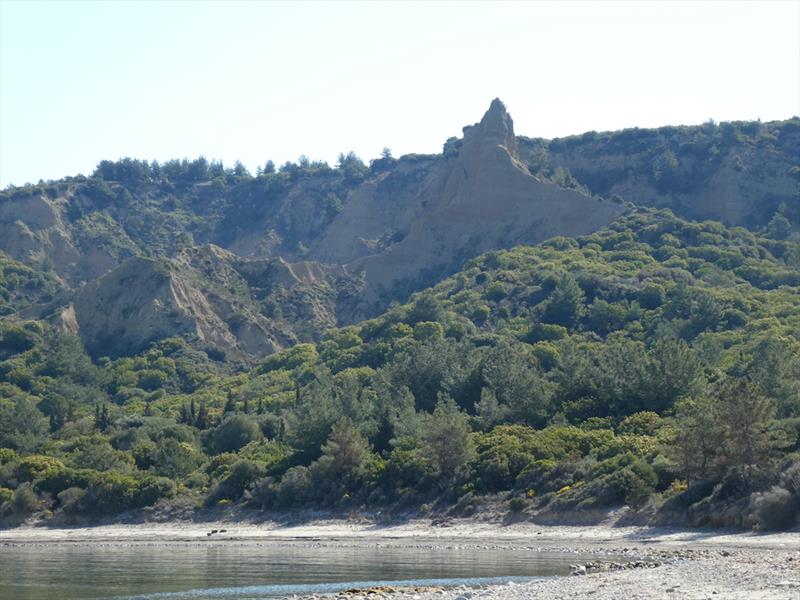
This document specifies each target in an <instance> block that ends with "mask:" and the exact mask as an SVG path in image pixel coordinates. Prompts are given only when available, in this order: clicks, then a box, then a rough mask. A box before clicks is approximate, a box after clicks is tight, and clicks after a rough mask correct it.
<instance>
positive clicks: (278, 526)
mask: <svg viewBox="0 0 800 600" xmlns="http://www.w3.org/2000/svg"><path fill="white" fill-rule="evenodd" d="M214 530H216V533H214V534H213V535H211V536H209V535H208V534H209V533H210V532H211V531H214ZM403 540H406V541H413V542H415V543H420V542H430V543H435V542H448V541H452V542H456V541H458V542H464V543H475V544H478V545H481V544H485V543H486V542H491V543H492V544H508V545H511V546H517V545H520V544H528V545H530V544H531V543H534V542H535V544H537V545H538V544H543V543H546V544H547V545H550V544H553V543H565V544H567V545H570V546H573V545H587V546H598V545H600V546H609V547H622V546H626V545H627V546H630V545H637V546H639V545H643V546H646V547H652V548H673V547H674V548H683V547H686V546H688V545H691V546H693V547H695V546H700V547H722V548H724V547H735V548H762V549H765V550H766V549H797V550H798V551H800V531H798V530H793V531H787V532H776V533H772V532H770V533H759V532H749V531H740V530H727V529H688V528H677V527H649V526H617V525H615V524H613V523H602V524H596V525H586V526H580V525H550V524H547V525H543V524H536V523H533V522H530V521H524V522H519V523H514V524H498V523H491V522H482V521H476V520H471V519H453V520H451V521H449V522H447V523H446V524H442V523H436V524H434V523H431V522H430V521H429V520H426V519H416V520H409V521H405V522H401V523H393V524H378V523H372V522H369V521H352V520H343V519H319V520H313V521H307V522H304V523H302V524H290V525H289V524H285V523H280V522H275V521H259V522H255V521H230V520H214V521H201V522H198V521H166V522H144V523H113V524H98V525H79V526H74V527H69V526H58V527H52V526H49V525H37V524H30V525H23V526H18V527H14V528H9V529H0V544H50V543H73V542H102V543H115V542H119V543H130V542H142V543H151V544H152V543H162V542H163V543H180V542H198V541H204V542H259V541H262V542H263V541H276V542H277V541H280V542H303V541H314V542H326V543H331V542H358V543H369V542H390V541H395V542H398V541H403Z"/></svg>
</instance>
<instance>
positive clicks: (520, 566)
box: [0, 543, 580, 600]
mask: <svg viewBox="0 0 800 600" xmlns="http://www.w3.org/2000/svg"><path fill="white" fill-rule="evenodd" d="M578 560H580V558H579V557H577V556H576V555H575V554H561V553H541V552H532V551H525V550H463V549H458V550H453V549H432V548H398V547H378V548H375V547H372V548H370V547H363V546H362V547H355V546H343V547H324V548H323V547H314V546H312V545H308V544H289V543H272V544H265V543H258V544H255V543H250V544H248V543H230V544H213V543H209V544H204V545H198V544H179V543H175V544H159V545H149V544H138V545H137V544H127V545H124V544H104V545H101V544H95V545H82V544H81V545H77V544H76V545H71V544H53V545H41V546H6V547H0V599H2V600H55V599H59V600H62V599H63V600H77V599H79V598H80V599H87V600H88V599H99V598H103V599H110V598H128V599H132V598H135V599H136V600H145V599H147V600H157V599H163V600H188V599H192V598H197V599H203V600H223V599H224V600H229V599H232V598H237V599H245V598H251V599H258V598H280V597H283V596H285V595H287V594H300V593H311V592H316V593H325V592H335V591H338V590H341V589H346V588H348V587H360V586H364V585H367V584H377V583H397V582H402V583H405V584H408V585H412V584H426V583H429V584H434V583H435V584H441V585H461V584H472V585H477V584H482V583H489V582H505V581H509V580H512V579H514V580H523V579H530V578H532V577H540V576H549V575H566V574H567V573H568V572H569V564H570V563H574V562H576V561H578Z"/></svg>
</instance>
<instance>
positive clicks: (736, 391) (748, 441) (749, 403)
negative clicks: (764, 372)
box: [714, 378, 775, 466]
mask: <svg viewBox="0 0 800 600" xmlns="http://www.w3.org/2000/svg"><path fill="white" fill-rule="evenodd" d="M714 409H715V410H714V414H715V420H716V422H717V423H718V424H719V426H720V428H721V429H722V433H723V441H724V443H723V448H724V452H725V454H726V457H727V460H728V461H729V462H730V463H731V464H732V465H733V466H748V465H756V464H763V463H764V462H765V459H766V458H767V457H768V456H769V454H770V453H771V450H773V448H774V444H773V440H772V438H771V436H770V435H769V432H768V431H767V422H768V421H769V420H770V419H773V418H774V417H775V401H774V400H773V399H772V398H768V397H767V396H765V395H764V393H763V392H762V391H761V390H760V389H759V388H758V387H757V386H756V385H754V384H752V383H751V382H749V381H748V380H746V379H744V378H739V379H733V380H729V381H726V382H725V383H724V384H723V385H722V386H721V387H720V389H719V391H718V393H717V402H716V404H715V407H714Z"/></svg>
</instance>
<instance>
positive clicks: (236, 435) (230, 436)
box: [207, 415, 261, 454]
mask: <svg viewBox="0 0 800 600" xmlns="http://www.w3.org/2000/svg"><path fill="white" fill-rule="evenodd" d="M260 438H261V430H260V429H259V427H258V424H257V423H256V422H255V421H254V420H253V419H251V418H249V417H246V416H245V415H231V416H230V417H227V418H226V419H225V420H224V421H222V422H221V423H220V424H219V425H218V426H217V427H215V428H214V429H212V430H211V431H209V435H208V437H207V440H208V448H209V450H210V451H211V452H212V453H213V454H222V453H223V452H236V451H237V450H239V449H241V448H244V447H245V446H246V445H247V444H249V443H250V442H252V441H255V440H258V439H260Z"/></svg>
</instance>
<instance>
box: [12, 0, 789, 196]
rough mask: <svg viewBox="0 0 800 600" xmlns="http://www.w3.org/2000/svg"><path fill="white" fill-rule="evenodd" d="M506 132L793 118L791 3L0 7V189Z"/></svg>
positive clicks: (366, 153) (368, 153)
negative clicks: (501, 121) (471, 130)
mask: <svg viewBox="0 0 800 600" xmlns="http://www.w3.org/2000/svg"><path fill="white" fill-rule="evenodd" d="M495 97H500V98H501V99H502V100H503V101H504V102H505V104H506V106H507V107H508V109H509V112H510V113H511V115H512V117H513V118H514V123H515V130H516V132H517V134H522V135H527V136H530V137H545V138H553V137H561V136H566V135H571V134H576V133H582V132H584V131H590V130H596V131H605V130H615V129H622V128H625V127H634V126H638V127H654V126H660V125H677V124H698V123H702V122H705V121H707V120H709V119H714V120H715V121H718V122H719V121H726V120H747V119H759V118H760V119H761V120H763V121H769V120H775V119H785V118H788V117H791V116H793V115H798V114H800V1H798V0H789V1H783V2H767V1H760V2H708V3H706V2H677V1H670V2H664V3H660V2H619V3H607V2H589V3H584V2H558V3H549V2H534V3H524V2H509V3H505V2H491V3H481V2H441V3H439V2H370V3H366V2H341V3H337V2H319V3H317V2H306V3H303V2H291V3H281V2H210V1H208V2H189V1H183V2H164V1H162V2H146V1H143V0H138V1H136V2H131V3H128V2H121V1H117V2H110V1H108V2H69V1H66V0H59V1H57V2H30V1H28V2H17V1H11V0H0V187H3V188H4V187H6V186H8V185H9V184H15V185H22V184H24V183H26V182H34V183H35V182H37V181H38V180H39V179H45V180H48V179H58V178H61V177H63V176H66V175H76V174H78V173H83V174H90V173H91V172H92V170H93V169H94V167H95V165H96V164H97V163H98V162H99V161H101V160H104V159H110V160H116V159H119V158H122V157H125V156H130V157H134V158H140V159H147V160H154V159H155V160H159V161H165V160H169V159H171V158H184V157H186V158H196V157H197V156H201V155H202V156H205V157H206V158H209V159H217V160H222V161H224V162H225V164H226V165H232V164H233V163H234V161H236V160H237V159H238V160H241V161H242V162H243V163H244V164H245V166H247V167H248V168H250V169H251V170H252V171H255V170H256V168H257V166H259V165H263V164H265V163H266V161H267V160H273V161H274V162H275V163H276V164H282V163H283V162H285V161H287V160H293V161H295V160H297V158H298V157H299V156H300V155H306V156H308V157H310V158H311V159H312V160H325V161H328V162H329V163H330V164H331V165H333V164H335V162H336V157H337V156H338V154H339V153H340V152H348V151H351V150H352V151H355V152H356V154H358V155H359V156H361V158H363V159H364V160H365V161H368V160H369V159H371V158H376V157H378V156H379V155H380V152H381V149H382V148H383V147H389V148H390V149H391V150H392V152H393V154H394V155H395V156H400V155H402V154H406V153H410V152H420V153H433V152H439V151H441V148H442V144H443V143H444V141H445V140H446V139H447V138H448V137H450V136H460V135H461V128H462V127H463V126H465V125H469V124H472V123H475V122H477V121H479V120H480V118H481V116H482V115H483V113H484V112H485V111H486V109H487V108H488V107H489V104H490V102H491V100H492V99H493V98H495Z"/></svg>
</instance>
